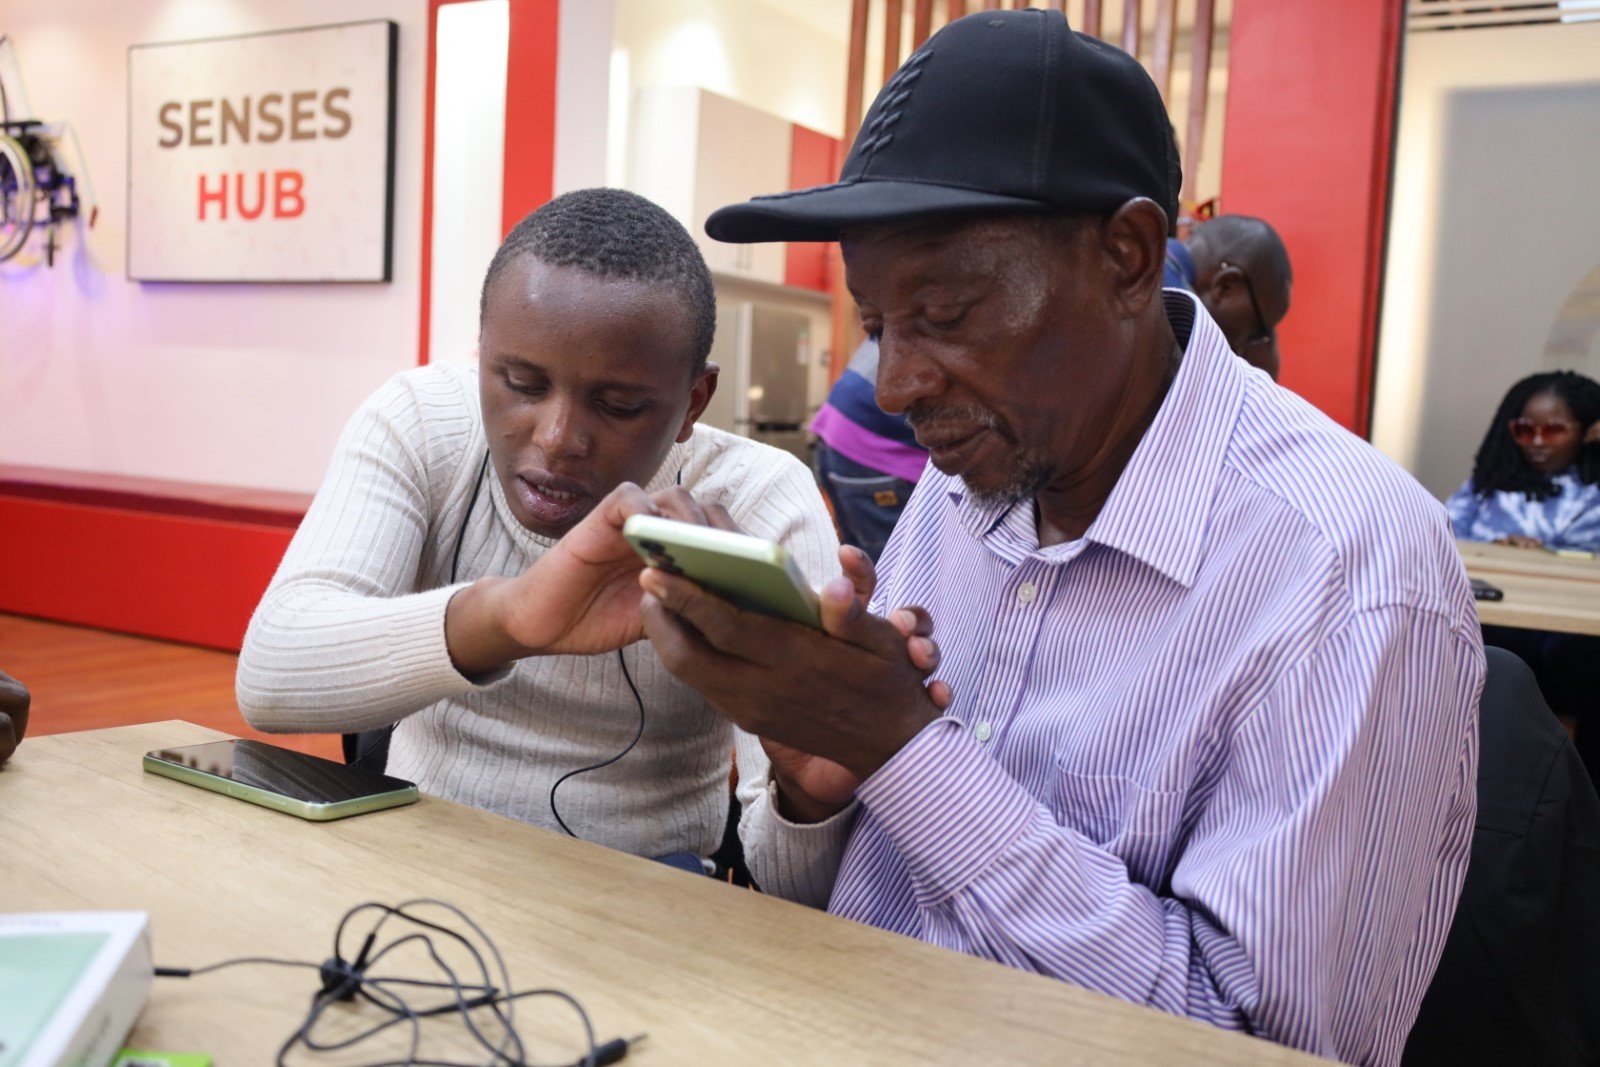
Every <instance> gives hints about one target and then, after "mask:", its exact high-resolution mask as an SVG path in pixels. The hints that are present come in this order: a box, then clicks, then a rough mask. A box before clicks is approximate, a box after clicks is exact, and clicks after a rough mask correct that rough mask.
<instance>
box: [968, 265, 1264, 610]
mask: <svg viewBox="0 0 1600 1067" xmlns="http://www.w3.org/2000/svg"><path fill="white" fill-rule="evenodd" d="M1163 299H1164V300H1165V305H1166V312H1167V318H1168V320H1169V321H1170V322H1171V323H1172V327H1173V333H1174V334H1176V335H1177V336H1179V337H1182V336H1183V335H1184V333H1185V332H1187V333H1188V335H1189V339H1188V344H1187V346H1186V347H1185V349H1184V354H1183V359H1182V361H1181V362H1180V363H1179V365H1178V373H1177V376H1176V377H1175V378H1174V380H1173V382H1172V386H1171V388H1170V389H1168V391H1167V396H1166V398H1165V399H1164V400H1163V401H1162V402H1161V407H1160V409H1159V410H1158V411H1157V412H1156V417H1155V419H1154V420H1153V421H1152V422H1151V423H1150V427H1149V428H1148V429H1147V430H1146V431H1145V433H1144V437H1143V438H1142V439H1141V440H1140V441H1139V444H1138V446H1137V447H1136V448H1135V449H1134V453H1133V456H1132V458H1131V459H1130V460H1129V461H1128V466H1127V468H1126V469H1124V470H1123V472H1122V476H1121V477H1120V478H1118V479H1117V484H1116V485H1115V486H1114V487H1113V488H1112V490H1111V496H1110V497H1109V498H1108V499H1107V500H1106V503H1105V506H1104V507H1103V508H1101V510H1100V514H1099V515H1098V516H1096V517H1095V520H1094V522H1093V523H1091V524H1090V526H1089V529H1088V531H1087V532H1086V533H1085V534H1084V537H1083V540H1084V541H1086V542H1094V543H1097V544H1101V545H1105V546H1106V547H1108V548H1113V549H1116V550H1117V551H1119V552H1123V553H1126V554H1127V555H1130V556H1133V557H1134V558H1136V559H1139V560H1142V561H1143V562H1145V563H1147V564H1149V565H1150V566H1151V567H1153V568H1155V569H1156V570H1158V571H1160V572H1161V573H1162V574H1165V575H1166V576H1167V577H1169V578H1171V579H1172V580H1173V581H1175V582H1177V583H1179V584H1180V585H1184V586H1189V585H1192V584H1193V582H1194V578H1195V574H1196V572H1197V571H1198V569H1199V565H1200V557H1201V555H1202V553H1203V550H1204V547H1205V539H1206V533H1207V530H1206V521H1205V517H1206V516H1207V515H1208V514H1209V512H1210V503H1211V500H1212V498H1213V496H1214V495H1215V493H1216V486H1217V480H1218V478H1219V477H1220V475H1221V472H1222V464H1223V461H1224V458H1225V456H1226V454H1227V450H1228V444H1229V441H1230V439H1231V438H1232V435H1233V428H1234V424H1235V423H1236V422H1237V420H1238V416H1239V409H1240V406H1241V404H1242V402H1243V398H1244V388H1245V381H1246V376H1247V374H1248V373H1249V367H1248V365H1247V364H1245V363H1244V361H1243V360H1240V359H1238V358H1237V357H1235V356H1234V354H1233V350H1232V349H1230V348H1229V347H1228V342H1227V339H1226V338H1224V337H1223V335H1222V331H1221V330H1220V329H1219V328H1218V327H1217V324H1216V323H1215V322H1213V321H1212V320H1211V317H1210V316H1209V315H1207V314H1206V311H1205V308H1204V307H1203V306H1202V305H1201V304H1200V302H1199V300H1198V299H1197V298H1196V297H1195V296H1194V295H1193V294H1191V293H1185V292H1182V291H1179V290H1166V291H1165V292H1164V293H1163ZM1191 320H1192V323H1193V325H1192V328H1190V329H1188V330H1187V331H1185V329H1184V327H1185V326H1186V325H1187V324H1188V323H1189V322H1190V321H1191ZM949 492H950V499H951V501H952V503H954V504H955V507H956V514H957V517H958V519H959V521H960V522H961V524H962V525H963V526H964V527H965V528H966V530H967V531H968V532H969V533H970V534H972V536H973V537H975V538H977V539H979V540H981V541H983V542H984V543H985V544H986V545H987V546H988V547H989V549H990V550H991V551H993V552H994V553H995V554H996V555H999V556H1000V557H1001V558H1003V559H1006V560H1008V561H1010V562H1012V563H1017V562H1020V561H1021V560H1022V559H1023V558H1025V557H1027V556H1029V555H1034V554H1037V555H1041V556H1043V557H1045V558H1047V559H1051V558H1054V557H1055V556H1056V555H1058V554H1060V553H1058V552H1054V551H1052V550H1051V549H1044V550H1041V549H1040V548H1039V542H1038V526H1037V522H1036V520H1035V518H1034V504H1033V501H1032V500H1028V501H1023V502H1020V503H1018V504H1015V505H1006V504H1000V505H992V506H989V507H982V506H979V505H978V504H976V503H970V504H969V503H968V502H967V500H966V492H965V487H964V486H963V485H962V483H961V480H960V479H959V478H952V479H950V490H949ZM1076 546H1077V543H1076V542H1074V544H1073V546H1055V547H1056V548H1058V549H1068V550H1070V554H1076Z"/></svg>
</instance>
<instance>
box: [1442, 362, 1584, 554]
mask: <svg viewBox="0 0 1600 1067" xmlns="http://www.w3.org/2000/svg"><path fill="white" fill-rule="evenodd" d="M1597 442H1600V384H1597V383H1596V382H1594V381H1592V380H1591V379H1589V378H1585V377H1584V376H1583V375H1581V374H1574V373H1573V372H1572V371H1554V372H1551V373H1547V374H1534V375H1531V376H1529V377H1527V378H1524V379H1522V381H1520V382H1518V383H1517V384H1516V385H1514V386H1512V387H1511V391H1510V392H1508V393H1507V394H1506V396H1505V399H1504V400H1502V401H1501V402H1500V409H1499V410H1498V411H1496V412H1495V416H1494V421H1492V422H1491V423H1490V424H1489V432H1488V433H1487V434H1485V435H1484V438H1483V444H1482V445H1480V446H1479V448H1478V455H1477V459H1476V460H1475V461H1474V463H1473V466H1472V477H1471V478H1468V479H1467V480H1466V482H1465V483H1463V484H1462V486H1461V488H1460V489H1457V490H1456V491H1455V493H1454V494H1453V495H1452V496H1451V497H1450V499H1449V500H1448V501H1446V502H1445V507H1447V508H1448V509H1449V511H1450V522H1451V524H1452V525H1453V526H1454V527H1455V534H1456V536H1457V537H1459V538H1462V539H1463V540H1467V541H1500V542H1504V543H1507V544H1514V545H1521V546H1523V547H1526V548H1540V547H1543V548H1568V549H1582V550H1585V551H1589V552H1600V484H1597V483H1600V443H1597Z"/></svg>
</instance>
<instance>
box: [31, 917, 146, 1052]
mask: <svg viewBox="0 0 1600 1067" xmlns="http://www.w3.org/2000/svg"><path fill="white" fill-rule="evenodd" d="M154 975H155V970H154V966H153V964H152V962H151V955H150V916H149V915H148V914H147V913H145V912H142V911H86V912H37V913H34V914H21V915H0V1067H105V1065H106V1064H109V1063H110V1062H111V1060H112V1058H113V1057H115V1056H116V1053H117V1050H118V1049H119V1048H121V1047H122V1045H123V1041H124V1039H125V1038H126V1037H127V1036H128V1031H129V1030H131V1029H132V1028H133V1023H134V1020H135V1019H137V1018H138V1017H139V1012H140V1011H141V1010H143V1008H144V1003H145V1001H146V1000H147V999H149V996H150V987H151V985H152V984H153V982H154V980H155V979H154Z"/></svg>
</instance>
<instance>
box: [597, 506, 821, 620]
mask: <svg viewBox="0 0 1600 1067" xmlns="http://www.w3.org/2000/svg"><path fill="white" fill-rule="evenodd" d="M622 536H623V537H625V538H627V539H628V543H629V544H630V545H632V546H633V548H634V551H635V552H638V553H639V555H640V557H642V558H643V559H644V561H645V562H646V563H648V564H650V566H652V567H660V568H662V569H663V570H666V571H669V572H671V573H673V574H681V575H682V576H683V577H685V578H688V579H689V580H690V581H692V582H694V583H695V584H696V585H699V586H701V587H703V588H704V589H706V590H708V591H710V592H712V593H715V594H716V595H717V596H719V597H722V598H723V599H724V600H727V601H729V602H730V603H732V604H733V605H734V606H735V607H737V608H740V609H741V610H744V611H754V612H759V613H760V614H762V615H771V616H773V617H775V618H779V619H788V620H789V621H790V622H798V623H803V624H804V625H806V626H814V627H818V628H820V627H821V626H822V618H821V616H820V615H818V613H817V595H816V593H814V592H812V590H811V587H810V586H809V585H808V584H807V583H806V579H805V576H804V575H802V574H801V573H800V568H799V567H797V566H796V565H795V562H794V558H793V557H792V556H790V555H789V550H788V549H786V548H784V547H783V546H782V545H777V544H773V543H772V542H771V541H763V540H762V539H761V538H759V537H750V536H747V535H745V534H737V533H730V532H728V531H727V530H714V529H711V528H710V527H708V526H694V525H691V524H690V523H686V522H676V521H674V520H672V519H658V518H655V517H654V516H650V515H635V516H633V517H632V518H631V519H629V520H628V521H627V522H626V523H624V524H623V527H622Z"/></svg>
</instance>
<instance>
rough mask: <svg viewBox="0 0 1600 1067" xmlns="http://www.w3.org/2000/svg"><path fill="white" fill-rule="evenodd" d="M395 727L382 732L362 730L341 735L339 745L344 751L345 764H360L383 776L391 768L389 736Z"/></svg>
mask: <svg viewBox="0 0 1600 1067" xmlns="http://www.w3.org/2000/svg"><path fill="white" fill-rule="evenodd" d="M393 732H394V727H392V726H385V727H384V728H383V729H381V730H362V731H361V732H360V733H356V734H340V735H339V743H340V746H341V747H342V749H343V751H344V761H345V763H347V764H348V763H359V764H361V766H363V767H365V768H366V769H367V770H369V771H377V772H378V773H379V774H382V773H383V771H384V768H386V767H388V766H389V735H390V734H391V733H393Z"/></svg>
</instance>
